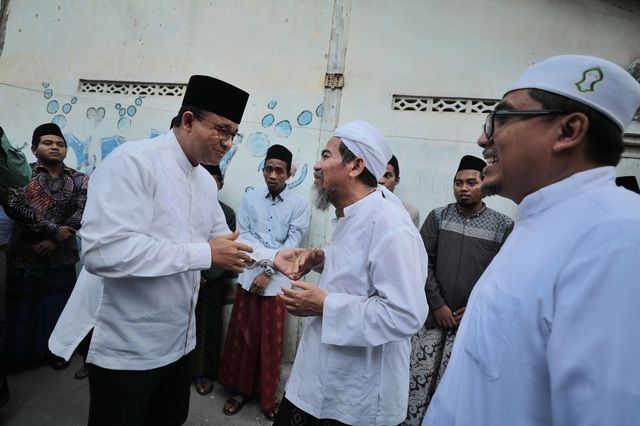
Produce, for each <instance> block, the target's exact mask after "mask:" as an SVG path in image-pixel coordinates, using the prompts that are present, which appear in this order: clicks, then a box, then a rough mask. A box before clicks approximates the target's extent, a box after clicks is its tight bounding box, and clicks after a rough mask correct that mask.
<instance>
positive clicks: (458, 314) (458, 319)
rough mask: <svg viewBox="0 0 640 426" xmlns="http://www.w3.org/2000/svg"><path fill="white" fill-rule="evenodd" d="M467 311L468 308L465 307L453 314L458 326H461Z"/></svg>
mask: <svg viewBox="0 0 640 426" xmlns="http://www.w3.org/2000/svg"><path fill="white" fill-rule="evenodd" d="M466 310H467V307H466V306H463V307H462V308H460V309H458V310H457V311H455V312H454V313H453V317H454V318H455V319H456V324H457V325H460V322H461V321H462V317H463V316H464V311H466Z"/></svg>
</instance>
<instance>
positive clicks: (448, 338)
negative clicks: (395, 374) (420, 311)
mask: <svg viewBox="0 0 640 426" xmlns="http://www.w3.org/2000/svg"><path fill="white" fill-rule="evenodd" d="M457 331H458V329H457V328H442V327H438V326H435V327H428V326H427V325H424V326H423V327H422V329H421V330H420V331H419V332H418V333H417V334H416V335H415V336H413V337H412V338H411V347H412V349H411V358H410V368H411V370H410V376H409V380H410V381H409V407H408V408H407V418H406V419H405V421H404V422H403V423H402V425H403V426H420V425H422V420H423V419H424V416H425V414H426V413H427V408H429V403H430V402H431V398H432V397H433V394H434V393H435V392H436V388H437V387H438V385H439V384H440V379H442V375H443V374H444V371H445V369H446V368H447V364H449V358H450V357H451V350H452V349H453V342H454V341H455V338H456V333H457Z"/></svg>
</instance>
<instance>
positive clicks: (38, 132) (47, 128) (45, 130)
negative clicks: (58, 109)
mask: <svg viewBox="0 0 640 426" xmlns="http://www.w3.org/2000/svg"><path fill="white" fill-rule="evenodd" d="M45 135H56V136H60V137H61V138H62V139H64V136H63V135H62V130H60V127H58V125H57V124H54V123H46V124H41V125H40V126H38V127H36V129H35V130H34V131H33V140H34V141H35V140H36V138H39V137H40V136H45ZM65 143H66V141H65Z"/></svg>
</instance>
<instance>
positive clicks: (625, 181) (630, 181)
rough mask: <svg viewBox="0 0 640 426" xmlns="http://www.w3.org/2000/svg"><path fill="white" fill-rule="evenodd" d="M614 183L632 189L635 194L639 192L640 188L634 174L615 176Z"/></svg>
mask: <svg viewBox="0 0 640 426" xmlns="http://www.w3.org/2000/svg"><path fill="white" fill-rule="evenodd" d="M616 185H618V186H621V187H623V188H626V189H628V190H629V191H633V192H635V193H636V194H640V188H639V187H638V179H636V177H635V176H620V177H618V178H616Z"/></svg>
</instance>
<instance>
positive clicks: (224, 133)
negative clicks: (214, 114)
mask: <svg viewBox="0 0 640 426" xmlns="http://www.w3.org/2000/svg"><path fill="white" fill-rule="evenodd" d="M195 115H197V116H198V117H200V118H202V119H203V120H205V121H208V122H209V123H211V125H212V126H213V128H214V129H216V131H217V132H218V137H219V138H220V139H221V140H223V141H226V140H227V139H229V138H231V140H233V138H235V137H236V136H237V135H238V133H231V132H230V131H228V130H227V129H225V128H224V126H223V125H221V124H217V123H214V122H213V121H211V120H209V119H208V118H207V117H205V116H203V115H202V114H195Z"/></svg>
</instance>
